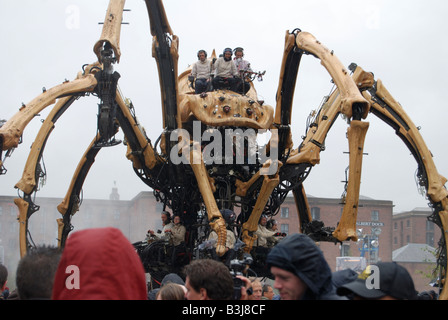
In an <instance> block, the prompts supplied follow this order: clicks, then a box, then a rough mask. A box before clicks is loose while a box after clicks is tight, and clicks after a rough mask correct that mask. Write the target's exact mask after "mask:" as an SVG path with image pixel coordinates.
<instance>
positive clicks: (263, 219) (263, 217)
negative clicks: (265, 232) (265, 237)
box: [259, 215, 268, 226]
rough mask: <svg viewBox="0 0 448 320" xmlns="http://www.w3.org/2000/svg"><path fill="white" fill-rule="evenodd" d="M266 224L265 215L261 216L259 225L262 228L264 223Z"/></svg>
mask: <svg viewBox="0 0 448 320" xmlns="http://www.w3.org/2000/svg"><path fill="white" fill-rule="evenodd" d="M267 222H268V218H267V217H266V216H265V215H262V216H261V217H260V222H259V223H260V225H262V226H266V223H267Z"/></svg>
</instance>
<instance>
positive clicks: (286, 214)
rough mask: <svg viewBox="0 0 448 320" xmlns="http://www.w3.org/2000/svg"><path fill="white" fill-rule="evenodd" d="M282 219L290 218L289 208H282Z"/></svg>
mask: <svg viewBox="0 0 448 320" xmlns="http://www.w3.org/2000/svg"><path fill="white" fill-rule="evenodd" d="M281 217H282V218H289V208H288V207H283V208H282V213H281Z"/></svg>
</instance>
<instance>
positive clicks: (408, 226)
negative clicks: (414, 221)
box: [406, 219, 411, 228]
mask: <svg viewBox="0 0 448 320" xmlns="http://www.w3.org/2000/svg"><path fill="white" fill-rule="evenodd" d="M406 227H407V228H410V227H411V220H409V219H408V220H406Z"/></svg>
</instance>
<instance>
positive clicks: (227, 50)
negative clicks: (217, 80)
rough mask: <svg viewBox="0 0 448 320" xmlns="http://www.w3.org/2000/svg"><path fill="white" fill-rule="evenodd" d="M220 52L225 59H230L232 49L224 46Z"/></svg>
mask: <svg viewBox="0 0 448 320" xmlns="http://www.w3.org/2000/svg"><path fill="white" fill-rule="evenodd" d="M222 54H223V57H224V60H225V61H230V60H231V59H232V49H230V48H225V49H224V52H223V53H222Z"/></svg>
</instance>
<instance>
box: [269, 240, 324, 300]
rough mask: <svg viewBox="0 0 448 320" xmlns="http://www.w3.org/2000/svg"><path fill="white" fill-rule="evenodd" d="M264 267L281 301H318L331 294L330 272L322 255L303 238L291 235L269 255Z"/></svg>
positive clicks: (310, 242) (313, 244) (312, 244)
mask: <svg viewBox="0 0 448 320" xmlns="http://www.w3.org/2000/svg"><path fill="white" fill-rule="evenodd" d="M266 263H267V266H268V267H269V268H270V270H271V273H272V274H273V275H274V277H275V282H274V288H276V289H277V290H278V291H279V293H280V296H281V299H283V300H300V299H320V298H323V297H325V296H328V295H330V294H331V293H332V290H333V285H332V282H331V270H330V267H329V266H328V263H327V262H326V260H325V258H324V256H323V254H322V251H321V250H320V249H319V247H317V245H316V244H315V243H314V241H313V240H312V239H311V238H310V237H308V236H306V235H304V234H299V233H297V234H292V235H290V236H288V237H286V238H285V239H283V240H282V241H281V242H280V243H279V244H277V245H276V246H275V247H274V248H272V250H271V251H270V252H269V254H268V257H267V259H266Z"/></svg>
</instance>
